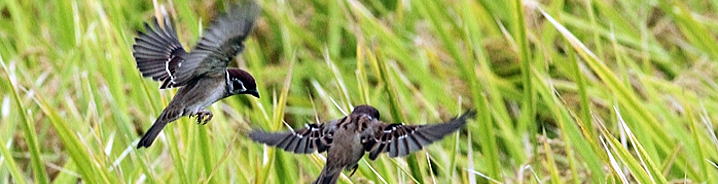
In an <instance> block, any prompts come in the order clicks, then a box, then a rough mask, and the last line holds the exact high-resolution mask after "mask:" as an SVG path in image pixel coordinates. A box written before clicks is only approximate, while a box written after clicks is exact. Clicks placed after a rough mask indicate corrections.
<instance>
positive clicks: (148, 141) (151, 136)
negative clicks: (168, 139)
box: [137, 122, 167, 149]
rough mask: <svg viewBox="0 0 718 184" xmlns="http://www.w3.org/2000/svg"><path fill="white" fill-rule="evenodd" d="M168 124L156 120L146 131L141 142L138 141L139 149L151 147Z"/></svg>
mask: <svg viewBox="0 0 718 184" xmlns="http://www.w3.org/2000/svg"><path fill="white" fill-rule="evenodd" d="M165 125H167V123H166V122H155V124H152V127H150V129H148V130H147V132H145V135H143V136H142V139H140V142H139V143H137V149H139V148H142V147H150V145H152V142H154V141H155V139H156V138H157V135H159V134H160V132H161V131H162V128H164V127H165Z"/></svg>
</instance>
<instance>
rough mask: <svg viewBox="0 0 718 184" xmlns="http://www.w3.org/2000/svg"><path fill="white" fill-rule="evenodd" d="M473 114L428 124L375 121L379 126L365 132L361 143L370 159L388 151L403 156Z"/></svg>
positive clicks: (471, 116)
mask: <svg viewBox="0 0 718 184" xmlns="http://www.w3.org/2000/svg"><path fill="white" fill-rule="evenodd" d="M475 115H476V112H475V111H473V110H469V111H467V112H465V113H464V114H462V115H461V116H459V117H457V118H454V119H452V120H450V121H448V122H445V123H438V124H430V125H403V124H400V123H395V124H386V123H383V122H379V121H377V123H381V125H379V126H378V127H379V128H377V129H374V131H371V132H365V133H366V134H368V135H366V136H362V137H364V140H362V143H363V144H364V149H365V150H366V151H368V152H370V153H369V158H370V159H372V160H374V159H376V157H378V156H379V154H380V153H384V152H388V154H389V156H390V157H399V156H405V155H408V154H409V153H412V152H414V151H418V150H420V149H422V148H423V147H424V146H427V145H429V144H431V143H433V142H434V141H437V140H440V139H442V138H444V136H446V135H448V134H450V133H452V132H454V131H456V130H458V129H459V128H461V127H463V126H464V124H466V121H467V120H468V119H469V118H473V117H474V116H475Z"/></svg>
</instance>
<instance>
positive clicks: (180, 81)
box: [132, 3, 259, 148]
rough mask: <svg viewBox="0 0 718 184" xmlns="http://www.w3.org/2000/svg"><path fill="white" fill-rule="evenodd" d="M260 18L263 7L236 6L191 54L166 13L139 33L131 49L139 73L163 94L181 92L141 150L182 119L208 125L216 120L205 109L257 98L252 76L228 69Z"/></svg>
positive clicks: (161, 117)
mask: <svg viewBox="0 0 718 184" xmlns="http://www.w3.org/2000/svg"><path fill="white" fill-rule="evenodd" d="M258 13H259V7H258V6H257V5H256V4H254V3H249V4H238V5H235V6H234V7H232V8H230V11H229V12H227V13H225V14H223V15H221V16H219V18H217V19H216V20H214V22H213V23H212V25H211V26H210V27H209V28H207V29H206V30H205V32H204V35H203V36H202V38H201V40H199V42H198V43H197V45H196V46H195V47H194V49H192V51H191V52H189V53H188V52H187V51H185V50H184V48H182V45H181V44H180V43H179V40H178V38H177V32H176V31H175V28H174V27H173V26H172V22H171V20H170V18H169V16H168V15H167V14H166V11H163V13H162V14H163V16H162V18H156V19H155V21H154V24H153V26H150V25H149V24H147V23H145V32H139V33H138V34H139V35H138V36H137V38H135V44H134V45H133V47H132V48H133V51H132V54H133V56H134V57H135V60H136V62H137V68H138V69H139V70H140V72H141V73H142V76H143V77H147V78H152V79H153V80H156V81H159V82H161V83H162V85H161V86H160V89H166V88H176V87H178V88H180V89H179V90H178V91H177V94H176V95H175V96H174V97H173V98H172V101H170V103H169V105H167V107H166V108H165V109H164V110H162V113H161V114H160V116H159V117H158V118H157V120H155V122H154V124H153V125H152V127H150V129H149V130H147V132H145V134H144V136H142V139H140V142H139V143H138V144H137V148H141V147H149V146H150V145H152V142H153V141H154V140H155V138H157V135H158V134H159V133H160V131H162V128H164V127H165V125H167V123H170V122H172V121H175V120H177V119H179V118H180V117H182V116H190V117H193V116H197V123H201V124H206V123H207V122H208V121H209V120H211V119H212V117H213V115H212V112H210V111H208V110H207V109H205V108H206V107H207V106H209V105H212V104H213V103H214V102H216V101H218V100H221V99H223V98H226V97H229V96H232V95H236V94H249V95H252V96H255V97H257V98H259V93H258V92H257V85H256V83H255V81H254V77H252V75H250V74H249V73H248V72H246V71H244V70H242V69H238V68H227V65H229V62H230V61H232V60H233V59H234V57H235V56H236V55H237V54H239V53H240V52H242V50H243V49H244V44H243V43H242V42H243V41H244V40H245V39H246V38H247V36H248V35H249V32H250V30H252V26H253V25H254V20H255V19H256V17H257V14H258ZM159 19H162V22H161V24H160V22H159V21H158V20H159Z"/></svg>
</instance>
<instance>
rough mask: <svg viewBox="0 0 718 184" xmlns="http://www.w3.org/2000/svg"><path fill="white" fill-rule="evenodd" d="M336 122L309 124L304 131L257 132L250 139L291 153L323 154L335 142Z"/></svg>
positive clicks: (250, 135)
mask: <svg viewBox="0 0 718 184" xmlns="http://www.w3.org/2000/svg"><path fill="white" fill-rule="evenodd" d="M336 122H337V121H336V120H334V121H330V122H327V123H315V124H307V125H306V127H304V128H302V129H298V130H294V131H285V132H265V131H261V130H255V131H252V132H250V133H249V138H251V139H252V140H254V141H256V142H260V143H263V144H266V145H270V146H274V147H277V148H282V149H284V150H286V151H289V152H294V153H300V154H306V153H313V152H314V151H315V150H316V151H317V152H319V153H321V152H324V151H326V150H327V149H329V147H330V145H331V143H332V141H333V138H332V136H333V135H334V130H336V127H337V126H336Z"/></svg>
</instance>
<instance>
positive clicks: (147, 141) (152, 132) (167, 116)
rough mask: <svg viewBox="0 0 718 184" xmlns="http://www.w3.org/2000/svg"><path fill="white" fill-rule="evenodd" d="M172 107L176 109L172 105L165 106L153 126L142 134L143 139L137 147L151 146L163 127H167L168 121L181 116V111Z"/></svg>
mask: <svg viewBox="0 0 718 184" xmlns="http://www.w3.org/2000/svg"><path fill="white" fill-rule="evenodd" d="M171 109H174V108H172V107H169V106H168V107H167V108H165V110H164V111H162V114H160V117H159V118H157V120H155V123H154V124H152V127H150V129H148V130H147V132H145V135H143V136H142V139H140V142H139V143H137V149H139V148H142V147H145V148H147V147H150V145H152V143H153V142H154V141H155V139H156V138H157V135H159V134H160V132H162V129H163V128H165V126H166V125H167V123H170V122H172V121H174V120H176V119H177V118H179V117H181V116H182V115H181V113H178V112H174V111H172V110H171Z"/></svg>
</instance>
